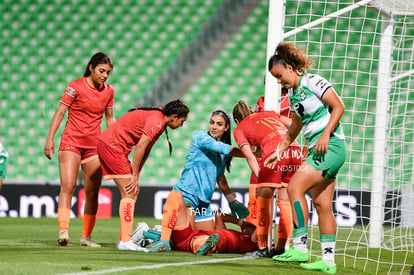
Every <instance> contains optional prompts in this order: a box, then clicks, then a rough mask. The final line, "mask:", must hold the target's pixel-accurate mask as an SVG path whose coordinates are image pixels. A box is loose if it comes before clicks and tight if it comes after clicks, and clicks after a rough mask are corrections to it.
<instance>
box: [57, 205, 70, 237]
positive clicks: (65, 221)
mask: <svg viewBox="0 0 414 275" xmlns="http://www.w3.org/2000/svg"><path fill="white" fill-rule="evenodd" d="M69 221H70V209H69V208H58V223H59V232H60V231H69Z"/></svg>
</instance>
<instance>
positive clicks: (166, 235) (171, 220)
mask: <svg viewBox="0 0 414 275" xmlns="http://www.w3.org/2000/svg"><path fill="white" fill-rule="evenodd" d="M181 197H182V195H181V193H180V192H179V191H177V190H174V191H171V192H170V194H168V197H167V201H166V202H165V204H164V211H163V214H162V221H161V227H162V231H161V238H160V239H161V240H166V241H170V239H171V234H172V231H173V229H174V225H175V222H176V221H177V216H178V208H179V207H180V201H182V198H181Z"/></svg>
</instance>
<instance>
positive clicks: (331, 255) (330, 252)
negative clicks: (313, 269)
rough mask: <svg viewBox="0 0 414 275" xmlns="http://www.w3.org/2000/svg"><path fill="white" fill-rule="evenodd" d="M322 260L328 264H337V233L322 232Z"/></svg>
mask: <svg viewBox="0 0 414 275" xmlns="http://www.w3.org/2000/svg"><path fill="white" fill-rule="evenodd" d="M320 240H321V248H322V260H323V261H324V262H325V263H327V264H328V265H334V264H335V246H336V235H323V234H321V238H320Z"/></svg>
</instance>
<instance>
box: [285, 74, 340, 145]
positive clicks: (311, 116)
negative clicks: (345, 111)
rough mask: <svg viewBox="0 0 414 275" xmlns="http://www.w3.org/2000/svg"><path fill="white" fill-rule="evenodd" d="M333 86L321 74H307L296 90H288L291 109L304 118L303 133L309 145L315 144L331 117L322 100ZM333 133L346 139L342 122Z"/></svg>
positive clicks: (301, 79)
mask: <svg viewBox="0 0 414 275" xmlns="http://www.w3.org/2000/svg"><path fill="white" fill-rule="evenodd" d="M331 86H332V85H331V84H330V83H329V82H328V81H327V80H326V79H325V78H323V77H321V76H319V75H313V74H305V75H303V76H301V78H300V81H299V86H298V88H297V90H296V91H295V92H294V91H293V89H289V90H288V96H289V101H290V109H291V111H292V112H295V114H296V115H298V116H299V118H300V119H301V120H302V123H303V135H304V136H305V138H306V140H307V141H308V143H309V147H312V146H314V145H315V143H316V142H317V141H318V139H319V137H320V136H321V134H322V132H323V130H325V128H326V126H327V125H328V122H329V119H330V118H331V113H330V110H329V106H328V105H326V104H325V103H324V102H323V100H322V96H323V94H324V93H325V92H326V91H327V90H328V88H330V87H331ZM332 134H333V135H335V136H337V137H338V138H340V139H345V136H344V133H343V130H342V127H341V125H340V123H338V125H337V127H336V128H335V130H334V132H333V133H332Z"/></svg>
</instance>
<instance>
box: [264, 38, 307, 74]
mask: <svg viewBox="0 0 414 275" xmlns="http://www.w3.org/2000/svg"><path fill="white" fill-rule="evenodd" d="M277 64H281V65H283V66H284V67H286V65H290V66H292V68H293V70H295V71H296V72H298V73H300V74H305V73H306V70H312V66H313V65H314V61H313V60H312V59H311V58H309V57H308V56H307V55H306V54H305V52H304V51H303V50H301V49H298V48H296V46H295V45H294V44H293V43H290V42H285V41H283V42H281V43H279V45H278V46H277V48H276V51H275V54H274V55H273V56H272V57H271V58H270V59H269V64H268V70H269V71H270V70H272V68H273V66H274V65H277Z"/></svg>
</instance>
